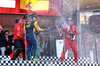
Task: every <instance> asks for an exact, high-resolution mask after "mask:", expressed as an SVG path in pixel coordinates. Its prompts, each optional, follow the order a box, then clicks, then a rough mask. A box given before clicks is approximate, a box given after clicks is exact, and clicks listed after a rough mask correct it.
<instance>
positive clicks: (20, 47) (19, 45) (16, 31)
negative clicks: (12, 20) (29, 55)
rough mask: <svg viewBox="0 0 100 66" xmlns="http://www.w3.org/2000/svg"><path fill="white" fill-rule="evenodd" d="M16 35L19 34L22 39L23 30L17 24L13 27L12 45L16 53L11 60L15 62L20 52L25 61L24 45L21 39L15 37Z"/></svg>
mask: <svg viewBox="0 0 100 66" xmlns="http://www.w3.org/2000/svg"><path fill="white" fill-rule="evenodd" d="M17 34H20V35H21V36H22V37H24V34H23V30H22V28H21V24H18V23H17V24H16V25H15V28H14V44H15V46H16V49H17V51H16V53H15V54H14V55H13V57H12V58H11V60H15V59H16V58H17V57H18V56H19V54H20V53H21V52H22V54H23V60H25V59H26V57H25V45H24V43H23V40H22V39H21V38H19V37H18V36H17Z"/></svg>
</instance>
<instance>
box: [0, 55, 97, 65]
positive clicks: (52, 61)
mask: <svg viewBox="0 0 100 66" xmlns="http://www.w3.org/2000/svg"><path fill="white" fill-rule="evenodd" d="M8 57H9V56H0V66H5V65H7V66H10V65H12V66H98V64H97V63H96V62H89V58H85V57H80V58H79V59H78V60H79V62H78V63H75V61H74V57H68V58H67V59H65V60H64V62H60V58H58V57H38V60H39V61H33V60H31V61H28V60H25V61H20V60H19V59H17V60H15V61H7V60H3V59H6V58H8ZM32 59H33V57H32Z"/></svg>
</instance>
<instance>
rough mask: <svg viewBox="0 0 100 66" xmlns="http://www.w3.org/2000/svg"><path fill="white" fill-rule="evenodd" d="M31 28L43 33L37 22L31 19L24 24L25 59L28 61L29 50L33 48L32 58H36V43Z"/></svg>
mask: <svg viewBox="0 0 100 66" xmlns="http://www.w3.org/2000/svg"><path fill="white" fill-rule="evenodd" d="M33 28H35V29H36V30H38V31H43V30H42V29H41V28H40V27H39V26H38V24H37V21H34V20H33V19H32V18H31V19H29V20H28V21H27V22H26V24H25V30H26V40H27V47H28V50H27V57H28V60H31V48H32V46H33V47H34V51H33V57H34V58H36V54H37V41H36V38H35V36H34V35H33Z"/></svg>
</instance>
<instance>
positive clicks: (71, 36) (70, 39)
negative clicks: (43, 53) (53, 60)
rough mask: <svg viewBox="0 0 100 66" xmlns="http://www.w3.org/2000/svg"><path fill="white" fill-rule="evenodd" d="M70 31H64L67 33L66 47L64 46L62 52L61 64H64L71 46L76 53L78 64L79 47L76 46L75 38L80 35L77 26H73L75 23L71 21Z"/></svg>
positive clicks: (75, 57)
mask: <svg viewBox="0 0 100 66" xmlns="http://www.w3.org/2000/svg"><path fill="white" fill-rule="evenodd" d="M69 24H70V26H69V29H68V28H66V27H64V28H63V29H62V31H63V32H65V46H63V51H62V55H61V62H63V60H64V58H65V53H66V51H67V49H68V47H69V45H70V46H71V48H72V51H73V53H74V59H75V62H78V54H77V46H76V42H75V38H76V37H77V35H78V29H77V26H75V25H73V21H72V20H71V21H69Z"/></svg>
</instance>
